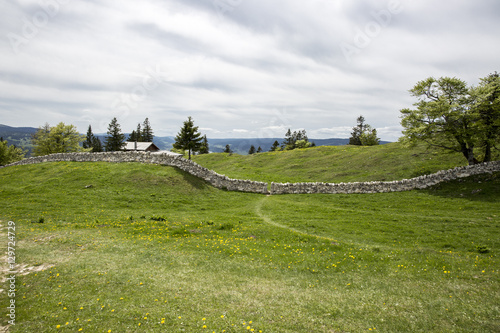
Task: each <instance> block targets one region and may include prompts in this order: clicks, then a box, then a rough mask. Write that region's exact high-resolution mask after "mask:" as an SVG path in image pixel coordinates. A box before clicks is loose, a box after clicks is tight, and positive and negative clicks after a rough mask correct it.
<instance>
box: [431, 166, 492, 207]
mask: <svg viewBox="0 0 500 333" xmlns="http://www.w3.org/2000/svg"><path fill="white" fill-rule="evenodd" d="M423 191H424V192H426V193H428V194H430V195H435V196H439V197H443V198H454V199H464V200H469V201H479V202H500V172H495V173H492V174H483V175H477V176H471V177H467V178H462V179H456V180H453V181H449V182H445V183H441V184H438V185H435V186H433V187H431V188H429V189H427V190H423Z"/></svg>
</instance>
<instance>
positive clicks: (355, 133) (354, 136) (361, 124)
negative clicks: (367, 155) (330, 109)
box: [349, 116, 366, 146]
mask: <svg viewBox="0 0 500 333" xmlns="http://www.w3.org/2000/svg"><path fill="white" fill-rule="evenodd" d="M356 121H357V123H358V124H357V125H356V126H354V127H353V128H352V132H351V137H350V138H349V144H350V145H355V146H361V145H362V144H361V138H360V137H361V134H363V132H364V131H365V128H366V125H365V118H364V117H363V116H359V117H358V119H357V120H356Z"/></svg>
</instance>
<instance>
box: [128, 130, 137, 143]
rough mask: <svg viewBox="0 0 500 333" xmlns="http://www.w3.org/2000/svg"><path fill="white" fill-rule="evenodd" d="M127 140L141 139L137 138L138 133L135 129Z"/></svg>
mask: <svg viewBox="0 0 500 333" xmlns="http://www.w3.org/2000/svg"><path fill="white" fill-rule="evenodd" d="M127 141H128V142H135V141H139V140H137V133H136V132H135V131H132V133H130V135H129V136H128V139H127Z"/></svg>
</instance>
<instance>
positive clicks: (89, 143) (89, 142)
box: [83, 125, 94, 148]
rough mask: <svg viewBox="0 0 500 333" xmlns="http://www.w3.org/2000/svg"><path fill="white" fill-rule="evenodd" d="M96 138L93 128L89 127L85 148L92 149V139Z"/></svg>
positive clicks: (84, 143) (84, 142)
mask: <svg viewBox="0 0 500 333" xmlns="http://www.w3.org/2000/svg"><path fill="white" fill-rule="evenodd" d="M93 138H94V134H93V133H92V126H91V125H89V128H88V130H87V136H86V137H85V141H83V148H92V139H93Z"/></svg>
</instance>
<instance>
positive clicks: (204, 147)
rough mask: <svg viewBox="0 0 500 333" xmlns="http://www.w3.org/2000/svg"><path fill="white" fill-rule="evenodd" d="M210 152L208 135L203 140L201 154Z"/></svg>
mask: <svg viewBox="0 0 500 333" xmlns="http://www.w3.org/2000/svg"><path fill="white" fill-rule="evenodd" d="M209 152H210V149H209V146H208V140H207V136H206V135H204V136H203V141H202V142H201V147H200V154H208V153H209Z"/></svg>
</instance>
